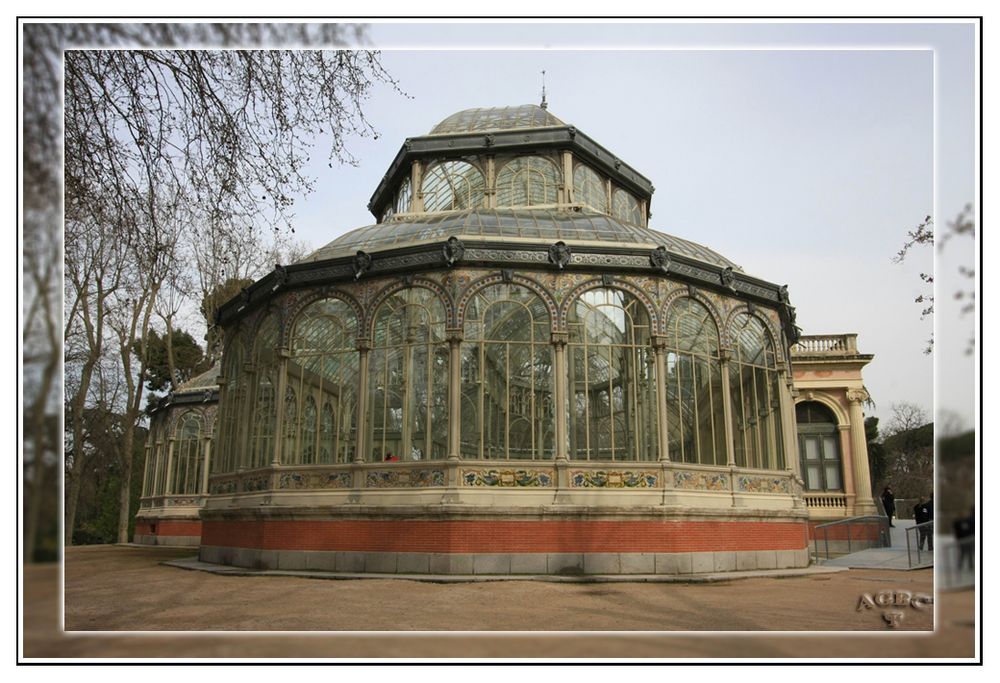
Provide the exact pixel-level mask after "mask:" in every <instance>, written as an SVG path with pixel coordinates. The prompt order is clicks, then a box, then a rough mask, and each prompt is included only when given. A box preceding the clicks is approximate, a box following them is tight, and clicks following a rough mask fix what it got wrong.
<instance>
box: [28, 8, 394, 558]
mask: <svg viewBox="0 0 1000 683" xmlns="http://www.w3.org/2000/svg"><path fill="white" fill-rule="evenodd" d="M88 31H89V32H90V33H89V35H90V36H91V38H93V37H94V36H98V37H100V38H102V39H107V40H108V41H111V42H114V43H118V44H126V45H127V44H130V43H139V44H143V43H144V42H145V43H149V42H154V43H155V42H159V43H161V45H162V44H171V43H176V42H182V41H184V40H194V41H196V42H197V41H207V42H212V41H213V40H216V41H222V42H229V41H233V40H244V39H247V38H249V39H250V40H252V41H257V42H258V43H260V42H274V41H280V40H281V39H282V38H283V37H284V38H287V37H288V36H293V37H297V38H300V39H301V38H306V39H314V38H317V35H318V36H319V38H320V39H323V40H327V39H330V38H331V37H336V36H339V35H340V33H339V30H334V29H333V28H331V27H329V26H327V27H325V28H324V27H319V28H318V29H316V28H309V29H306V28H304V27H295V26H285V27H282V28H275V27H269V26H263V25H260V26H258V25H241V26H240V27H233V26H226V25H206V26H193V27H192V26H185V25H173V26H172V27H160V26H156V25H148V26H145V28H143V27H141V26H138V25H136V26H133V27H126V28H123V27H116V26H92V27H91V28H89V29H86V30H85V31H83V32H82V35H87V32H88ZM144 31H145V32H144ZM56 33H57V34H58V35H56V36H53V35H45V34H44V32H40V31H39V32H36V34H35V35H34V42H35V46H34V49H35V56H36V57H38V58H39V59H41V62H42V65H43V66H45V68H47V69H49V70H50V71H51V69H52V60H51V59H50V58H51V56H52V55H51V54H47V53H46V49H49V50H50V51H51V48H52V46H54V45H58V44H60V42H62V44H63V45H65V42H66V41H67V40H68V39H69V37H74V36H75V37H79V35H80V34H77V33H75V32H74V29H71V28H67V27H61V28H60V29H58V30H57V31H56ZM91 42H92V41H91ZM45 46H48V48H46V47H45ZM378 84H389V85H391V86H392V87H396V86H395V82H394V81H393V80H392V79H391V78H390V77H389V76H388V75H387V74H386V72H385V71H384V70H383V69H382V67H381V64H380V62H379V56H378V53H376V52H371V51H344V50H333V51H288V50H270V51H261V50H232V51H211V50H166V49H150V50H136V49H127V50H119V51H100V50H86V51H69V52H66V54H65V107H66V111H65V126H64V129H65V138H64V140H65V151H64V158H65V215H66V225H67V228H66V229H67V235H69V234H70V233H80V234H81V235H83V236H84V237H86V238H87V239H86V240H83V241H82V243H81V247H80V248H79V249H78V250H76V251H74V253H72V254H70V253H67V270H68V271H69V270H72V271H73V272H72V274H71V273H69V272H67V282H68V283H70V284H71V286H68V287H67V306H68V308H69V309H70V311H71V313H72V315H71V316H70V318H69V319H70V320H71V321H72V322H71V324H70V325H68V326H67V329H66V336H65V339H66V340H67V342H69V339H70V337H71V336H73V335H75V339H74V342H75V344H74V345H75V348H76V349H77V350H78V351H79V354H78V355H79V366H78V375H77V376H76V377H75V380H76V381H75V383H74V384H75V388H74V393H73V400H72V401H71V402H70V405H69V406H68V409H67V412H68V413H69V415H70V416H71V417H72V421H73V424H74V429H73V435H72V443H73V445H74V448H73V450H74V457H73V458H72V459H71V461H70V462H68V470H67V472H68V479H69V481H70V484H69V485H68V488H67V508H66V510H67V514H66V524H67V531H66V537H67V538H66V541H67V542H70V541H71V538H72V529H73V525H74V514H75V500H76V497H77V496H78V494H79V485H78V483H74V481H76V480H78V476H76V475H77V474H78V473H82V472H84V471H85V469H83V468H82V466H83V464H84V462H85V458H86V456H85V453H86V451H85V450H84V449H83V448H82V445H83V440H84V435H83V425H82V420H83V415H84V409H85V407H86V405H85V404H86V401H87V397H88V396H89V395H90V383H91V380H92V378H93V374H94V367H95V364H96V363H97V359H100V358H101V357H102V355H103V353H104V349H105V346H106V344H107V343H108V342H107V341H106V338H105V336H106V335H107V336H108V337H109V338H110V340H112V342H113V347H114V348H115V349H116V351H117V358H118V367H119V370H120V376H121V378H122V380H123V390H124V396H123V418H124V422H125V424H126V425H128V426H129V428H127V429H126V430H125V432H124V436H123V444H122V446H123V447H122V449H121V462H120V463H119V465H120V470H121V474H122V477H121V495H120V501H119V502H120V505H121V510H120V517H119V533H118V539H119V541H120V542H124V541H127V540H128V539H127V529H128V521H129V518H130V515H131V511H130V510H129V495H128V494H129V488H130V477H131V465H132V453H133V450H134V449H133V448H132V443H131V441H132V439H133V435H134V433H135V430H134V429H133V428H132V427H134V426H135V425H136V424H138V422H139V421H140V420H141V419H142V411H141V398H142V395H143V389H144V388H143V382H142V379H143V376H144V372H143V371H144V368H145V363H146V362H147V360H148V339H149V333H150V330H151V329H152V323H153V321H154V315H155V314H156V313H157V312H159V317H160V318H161V319H162V320H163V322H164V324H165V325H166V327H167V328H168V334H167V339H168V340H170V339H171V336H172V335H171V334H170V332H171V331H172V326H173V319H174V316H176V315H177V312H178V311H179V310H180V306H179V298H178V297H179V296H181V295H183V294H188V295H190V293H188V292H185V286H184V278H185V277H186V274H185V273H183V272H182V271H181V270H179V269H178V268H177V264H178V263H182V262H183V259H182V258H181V255H182V254H183V253H194V254H198V255H199V258H195V259H194V265H195V266H197V275H196V277H193V278H191V279H192V280H197V281H198V282H199V283H200V289H201V293H202V294H203V293H204V292H207V291H213V290H214V289H215V288H217V287H218V286H219V285H221V284H224V283H225V282H226V281H227V279H228V278H229V277H231V274H232V273H239V272H240V271H241V269H247V268H249V267H250V266H249V265H248V263H247V260H244V259H240V258H239V257H240V254H241V252H242V253H244V254H247V253H249V254H254V255H255V256H256V255H257V254H263V253H266V251H265V250H264V249H263V247H262V246H261V240H260V235H261V234H263V232H264V231H265V230H267V229H271V230H277V231H280V230H282V229H284V228H290V225H291V220H292V218H293V214H292V206H293V202H294V199H295V198H296V197H298V196H301V195H303V194H305V193H307V192H310V191H311V190H312V189H313V185H312V179H311V178H309V177H308V176H307V175H306V174H305V171H304V169H305V166H306V164H307V163H308V162H309V160H310V155H311V153H312V147H313V142H314V140H315V139H317V138H318V137H320V136H326V139H327V140H329V144H330V148H329V150H328V159H329V161H330V163H331V164H332V162H333V161H338V162H345V163H354V162H355V159H354V158H353V156H352V155H351V154H350V152H349V150H348V148H347V141H348V139H349V138H350V137H351V136H354V135H360V136H365V135H374V134H375V132H374V129H373V127H372V126H371V124H370V123H369V122H368V121H367V119H366V118H365V115H364V112H363V111H362V103H363V101H364V100H365V99H366V98H367V96H368V94H369V92H370V91H371V89H372V88H373V87H375V86H376V85H378ZM46 94H50V93H48V91H44V92H43V91H39V93H37V95H38V97H39V98H41V99H44V95H46ZM36 104H37V102H36ZM42 118H43V119H44V117H42ZM36 123H38V125H39V126H42V127H44V126H45V125H47V124H46V122H44V121H40V122H36ZM27 156H28V152H27V150H26V157H27ZM39 164H40V165H43V166H44V164H43V163H42V161H41V160H39ZM42 175H43V174H42V173H39V174H38V177H42ZM199 242H200V244H201V245H206V243H210V248H209V249H208V250H207V252H203V251H201V250H200V249H199V248H198V245H199ZM234 247H237V248H235V249H234ZM102 250H104V251H106V252H107V253H104V254H102V256H101V258H100V260H101V263H100V264H96V263H94V259H95V257H96V252H99V251H102ZM202 256H203V257H202ZM249 262H250V263H251V264H253V263H255V262H257V263H259V259H256V258H254V259H249ZM253 267H255V268H256V267H257V266H253ZM254 274H257V273H254ZM192 289H193V288H192ZM202 299H203V297H199V300H202ZM110 304H113V305H110ZM171 374H173V373H171ZM78 468H80V469H78Z"/></svg>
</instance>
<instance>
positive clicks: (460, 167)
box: [422, 161, 486, 211]
mask: <svg viewBox="0 0 1000 683" xmlns="http://www.w3.org/2000/svg"><path fill="white" fill-rule="evenodd" d="M422 190H423V194H424V211H452V210H458V209H478V208H479V207H481V206H482V205H483V201H484V200H485V198H486V179H485V178H484V177H483V174H482V173H481V172H480V170H479V169H478V168H476V167H475V166H473V165H472V164H470V163H467V162H465V161H443V162H441V163H439V164H434V166H432V167H431V168H430V169H428V171H427V173H426V174H425V175H424V181H423V186H422Z"/></svg>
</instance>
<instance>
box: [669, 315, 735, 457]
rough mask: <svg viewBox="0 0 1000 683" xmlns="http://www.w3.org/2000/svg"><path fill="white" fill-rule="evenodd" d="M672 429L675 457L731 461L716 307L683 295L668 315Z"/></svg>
mask: <svg viewBox="0 0 1000 683" xmlns="http://www.w3.org/2000/svg"><path fill="white" fill-rule="evenodd" d="M666 349H667V357H666V366H667V370H666V371H667V376H666V378H664V381H665V382H666V389H667V435H668V438H669V445H670V459H671V460H675V461H679V462H696V463H700V464H702V465H725V464H726V430H725V413H724V409H723V399H722V372H721V369H720V365H719V329H718V327H716V325H715V320H714V319H713V318H712V315H711V313H709V311H708V309H707V308H705V307H704V306H703V305H702V304H700V303H699V302H698V301H696V300H695V299H691V298H688V297H684V298H682V299H678V300H677V301H676V302H674V303H673V305H671V307H670V312H669V314H668V317H667V344H666Z"/></svg>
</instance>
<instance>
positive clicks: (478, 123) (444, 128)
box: [430, 104, 566, 135]
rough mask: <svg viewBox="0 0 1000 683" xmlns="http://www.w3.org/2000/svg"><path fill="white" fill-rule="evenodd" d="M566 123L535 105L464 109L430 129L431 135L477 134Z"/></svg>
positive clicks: (563, 124)
mask: <svg viewBox="0 0 1000 683" xmlns="http://www.w3.org/2000/svg"><path fill="white" fill-rule="evenodd" d="M565 125H566V124H565V123H563V122H562V121H560V120H559V119H557V118H556V117H555V116H553V115H552V114H550V113H549V112H548V110H547V109H543V108H541V107H540V106H538V105H536V104H522V105H519V106H515V107H489V108H484V109H465V110H463V111H460V112H457V113H455V114H452V115H451V116H449V117H448V118H446V119H445V120H444V121H442V122H441V123H439V124H438V125H436V126H434V128H432V129H431V132H430V135H453V134H455V133H478V132H480V131H488V130H514V129H518V128H548V127H552V126H565Z"/></svg>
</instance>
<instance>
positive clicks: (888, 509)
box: [882, 486, 896, 526]
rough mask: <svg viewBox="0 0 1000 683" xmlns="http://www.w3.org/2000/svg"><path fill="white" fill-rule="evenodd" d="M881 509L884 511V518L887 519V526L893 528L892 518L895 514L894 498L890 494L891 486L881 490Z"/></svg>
mask: <svg viewBox="0 0 1000 683" xmlns="http://www.w3.org/2000/svg"><path fill="white" fill-rule="evenodd" d="M882 508H883V509H884V510H885V516H886V517H888V518H889V526H894V525H893V523H892V518H893V516H894V515H895V514H896V496H894V495H893V494H892V487H891V486H886V487H885V488H884V489H882Z"/></svg>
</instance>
